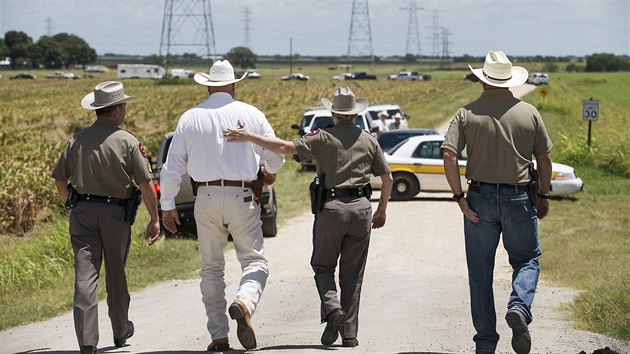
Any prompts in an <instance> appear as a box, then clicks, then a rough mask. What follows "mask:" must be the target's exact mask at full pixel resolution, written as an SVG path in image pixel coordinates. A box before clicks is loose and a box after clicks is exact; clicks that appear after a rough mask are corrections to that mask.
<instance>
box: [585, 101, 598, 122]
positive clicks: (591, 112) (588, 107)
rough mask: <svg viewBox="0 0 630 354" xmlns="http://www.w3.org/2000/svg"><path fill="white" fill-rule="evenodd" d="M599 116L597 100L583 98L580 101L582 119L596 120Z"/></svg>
mask: <svg viewBox="0 0 630 354" xmlns="http://www.w3.org/2000/svg"><path fill="white" fill-rule="evenodd" d="M598 117H599V101H598V100H593V99H590V100H584V101H582V119H584V120H589V121H596V120H597V118H598Z"/></svg>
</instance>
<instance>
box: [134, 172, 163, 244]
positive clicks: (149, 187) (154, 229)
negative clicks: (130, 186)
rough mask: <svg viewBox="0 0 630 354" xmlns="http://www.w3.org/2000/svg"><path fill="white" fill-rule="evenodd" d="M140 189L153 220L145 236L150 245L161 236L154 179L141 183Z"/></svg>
mask: <svg viewBox="0 0 630 354" xmlns="http://www.w3.org/2000/svg"><path fill="white" fill-rule="evenodd" d="M139 187H140V191H141V192H142V201H144V205H145V206H146V207H147V211H148V212H149V216H150V217H151V220H150V221H149V224H148V225H147V230H146V234H145V237H146V238H147V239H148V240H149V245H152V244H154V243H155V242H156V241H157V240H158V238H160V219H159V216H158V209H157V194H156V193H155V189H154V188H153V182H152V181H150V180H149V181H146V182H143V183H140V185H139Z"/></svg>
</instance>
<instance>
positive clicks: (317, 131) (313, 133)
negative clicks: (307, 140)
mask: <svg viewBox="0 0 630 354" xmlns="http://www.w3.org/2000/svg"><path fill="white" fill-rule="evenodd" d="M320 131H321V130H320V129H315V130H313V131H312V132H309V133H308V134H306V136H313V135H317V134H319V132H320Z"/></svg>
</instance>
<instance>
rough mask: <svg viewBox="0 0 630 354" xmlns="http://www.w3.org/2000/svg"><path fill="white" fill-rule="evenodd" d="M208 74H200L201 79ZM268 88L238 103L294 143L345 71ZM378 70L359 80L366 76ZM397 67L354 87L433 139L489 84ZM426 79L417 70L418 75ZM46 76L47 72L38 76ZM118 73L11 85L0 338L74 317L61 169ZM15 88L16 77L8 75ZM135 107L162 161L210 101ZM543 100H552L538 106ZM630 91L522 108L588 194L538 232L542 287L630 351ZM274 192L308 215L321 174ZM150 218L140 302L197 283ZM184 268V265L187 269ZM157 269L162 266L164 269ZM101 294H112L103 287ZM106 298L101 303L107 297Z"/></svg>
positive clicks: (147, 85)
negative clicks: (146, 292)
mask: <svg viewBox="0 0 630 354" xmlns="http://www.w3.org/2000/svg"><path fill="white" fill-rule="evenodd" d="M198 69H199V70H201V68H198ZM258 69H259V71H260V72H261V73H262V75H263V78H262V79H260V80H246V81H244V82H242V83H240V84H239V85H238V87H237V95H238V96H239V98H240V99H242V100H244V101H246V102H250V103H252V104H254V105H256V106H258V107H259V108H260V109H261V110H262V111H264V112H265V113H266V114H267V117H268V119H269V121H270V122H271V124H272V126H273V127H274V129H275V130H276V133H277V134H278V135H279V136H280V137H282V138H285V139H291V138H293V137H295V135H296V132H295V131H294V130H292V129H291V128H290V125H291V124H293V123H297V122H298V121H299V119H300V117H301V114H302V111H303V109H304V107H309V106H316V105H319V100H320V98H321V97H328V98H331V97H332V93H333V91H334V89H335V87H337V86H338V85H339V84H338V83H333V82H332V80H330V77H331V76H333V75H334V74H337V73H338V72H339V71H331V70H329V69H328V68H327V67H325V66H319V67H318V66H304V67H296V68H295V69H294V71H301V72H304V73H305V74H307V75H309V76H311V80H310V81H308V82H282V81H280V80H279V77H280V76H281V75H286V74H287V73H288V68H285V67H259V68H258ZM368 69H369V68H367V67H365V68H360V67H358V68H355V69H354V70H355V71H360V70H363V71H368ZM401 69H402V68H400V67H393V66H390V67H379V68H378V69H377V75H379V80H377V81H376V82H374V81H366V82H343V85H347V86H350V87H351V88H352V90H353V91H354V92H355V94H356V95H357V96H358V97H359V98H363V97H365V98H368V99H369V100H370V102H371V103H397V104H400V105H401V107H402V108H403V110H404V111H405V112H406V113H407V114H409V115H410V116H411V120H410V126H411V127H436V126H438V125H439V124H440V123H442V122H444V121H445V120H446V119H448V117H450V116H451V115H452V113H453V112H454V111H455V110H456V109H457V108H458V107H459V106H460V105H462V104H464V103H466V102H468V101H470V100H472V99H474V98H475V97H477V96H478V95H479V94H480V92H481V89H480V87H479V85H477V84H472V83H470V82H467V81H464V80H462V77H463V75H464V73H465V71H464V70H463V69H462V70H461V71H448V72H431V73H430V74H431V75H432V77H433V80H431V81H428V82H393V81H388V80H385V75H387V74H392V73H396V72H398V71H399V70H401ZM414 69H415V68H414ZM37 75H38V77H43V76H44V75H45V74H44V73H39V72H38V73H37ZM114 75H115V74H113V73H112V74H105V75H103V76H101V77H94V78H90V79H81V80H72V81H52V80H45V79H37V80H34V81H15V80H12V81H9V80H6V79H5V80H1V81H0V119H2V123H3V125H2V128H1V131H0V144H1V145H2V148H3V150H4V154H2V155H0V163H1V164H2V166H3V167H4V168H3V169H2V170H0V182H2V183H0V195H1V196H2V198H1V199H0V208H1V209H2V212H1V214H0V218H1V219H0V234H1V235H2V236H0V329H3V328H7V327H11V326H15V325H18V324H21V323H25V322H30V321H36V320H40V319H43V318H48V317H50V316H54V315H56V314H59V313H61V312H64V311H67V310H68V309H69V308H70V306H71V298H72V296H71V293H72V254H71V249H70V244H69V240H68V235H67V216H66V215H67V214H66V212H65V211H63V210H61V209H60V205H61V201H60V200H59V199H58V196H56V194H55V191H54V185H53V182H52V179H51V178H50V177H49V175H50V170H51V168H52V166H53V164H54V162H55V160H56V159H57V157H58V154H59V152H60V151H61V149H62V147H63V145H64V144H65V141H66V139H67V137H68V136H70V135H71V134H72V133H73V132H75V131H77V130H78V129H81V128H83V127H85V126H87V125H89V124H91V122H92V121H93V119H94V117H93V113H89V112H86V111H84V110H83V109H82V108H81V107H80V106H79V102H80V100H81V98H82V97H83V96H84V95H85V94H86V93H88V92H90V91H91V89H92V88H93V87H94V85H96V84H97V83H99V82H101V81H105V80H107V79H112V78H113V77H114ZM4 76H9V75H4ZM125 88H126V93H127V94H129V95H135V96H138V97H139V99H138V100H136V101H133V102H130V103H129V105H128V106H127V108H128V113H127V114H128V116H127V117H128V118H127V120H126V123H125V128H126V129H129V130H131V131H132V132H134V134H136V135H137V136H138V137H139V139H140V140H141V141H142V142H143V144H144V145H145V146H146V147H147V151H148V152H149V154H155V153H156V152H157V148H158V146H159V142H160V139H161V136H162V134H163V133H164V132H166V131H170V130H172V129H174V127H175V125H176V123H177V120H178V118H179V115H180V114H181V113H182V112H183V111H185V110H186V109H188V108H190V107H192V106H194V105H196V104H197V103H199V102H201V101H202V100H204V99H205V97H206V91H205V89H204V87H201V86H199V85H196V84H194V83H192V82H190V83H188V84H185V83H184V84H171V85H156V84H155V83H154V82H153V81H150V80H129V81H125ZM542 90H545V91H546V96H544V98H543V96H542V95H541V94H540V92H541V91H542ZM629 91H630V75H628V74H590V75H587V74H565V73H563V74H554V75H551V83H550V85H549V86H545V87H538V88H537V89H536V91H535V92H533V93H532V94H530V95H528V96H527V97H526V98H525V100H526V101H528V102H531V103H533V104H534V105H535V106H536V107H538V108H539V110H540V111H541V113H542V115H543V118H544V120H545V124H546V126H547V129H548V130H549V132H550V134H551V137H552V140H553V141H554V145H555V146H554V150H553V159H554V161H558V162H563V163H568V164H571V165H573V166H574V167H576V169H577V171H578V174H579V175H580V177H582V178H583V179H584V180H585V182H586V187H585V191H584V192H583V193H581V194H579V195H576V196H573V197H567V198H562V199H554V200H553V201H552V204H551V215H550V216H549V217H548V218H546V219H545V220H543V221H542V222H541V235H542V236H541V243H542V245H543V252H544V255H543V258H542V260H541V264H542V268H543V269H542V277H543V279H549V280H552V282H553V283H554V284H557V285H563V286H571V287H574V288H576V289H579V290H580V295H579V297H578V299H577V300H576V301H575V302H574V303H572V304H571V305H570V306H569V307H568V308H567V310H568V311H569V313H570V314H571V316H572V317H573V318H574V319H575V320H576V323H578V325H579V326H580V327H581V328H584V329H588V330H591V331H595V332H599V333H605V334H608V335H612V336H615V337H618V338H624V339H630V333H629V332H630V330H629V328H630V315H629V313H630V311H629V309H630V300H629V299H630V295H629V294H630V284H629V282H628V277H627V274H629V273H630V244H629V242H630V241H629V240H630V238H629V237H628V236H629V232H628V226H630V220H629V216H628V213H627V205H628V203H629V202H630V192H628V191H629V190H630V182H629V179H628V177H630V172H629V171H630V167H629V164H630V159H629V158H628V153H629V151H628V145H627V144H624V143H625V142H627V141H630V139H629V138H630V136H629V135H630V130H629V129H628V123H630V122H628V120H629V119H630V118H629V117H630V114H629V113H630V103H629V102H628V100H627V97H628V96H629V93H630V92H629ZM590 97H593V98H598V99H599V100H600V120H599V121H598V122H596V123H594V127H593V143H592V146H591V147H587V146H586V127H587V124H586V123H585V122H583V121H582V120H581V102H582V101H581V100H582V99H585V98H590ZM287 160H288V161H287V164H286V166H285V167H284V168H283V169H282V171H281V173H280V174H279V176H278V179H277V182H276V185H275V187H276V191H277V197H278V205H279V208H280V210H279V223H280V225H282V224H283V223H284V222H285V221H286V220H287V219H288V218H290V217H292V216H295V215H297V214H299V213H301V212H302V211H303V210H305V209H306V208H308V198H307V188H306V186H307V185H308V182H309V181H310V179H311V178H312V173H304V172H300V171H299V166H298V165H297V164H296V163H294V162H293V161H291V160H290V159H287ZM146 218H147V216H146V213H145V212H143V211H142V212H141V214H140V215H139V218H138V221H137V223H136V224H135V225H134V231H133V232H134V236H133V245H132V248H131V254H130V258H129V268H128V274H129V277H130V284H132V286H133V288H134V289H138V288H141V287H143V286H146V285H148V284H152V283H156V282H160V281H163V280H167V279H173V278H190V277H196V270H197V268H198V255H197V251H196V248H195V242H194V241H192V240H190V239H167V240H162V241H160V243H159V244H158V245H157V247H148V246H147V245H146V244H145V242H144V241H143V240H142V237H141V235H142V232H143V230H142V229H143V227H144V225H146V221H147V219H146ZM183 260H185V261H183ZM154 265H159V266H157V267H155V266H154ZM101 289H103V287H101ZM102 295H103V294H101V296H102Z"/></svg>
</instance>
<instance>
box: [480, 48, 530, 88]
mask: <svg viewBox="0 0 630 354" xmlns="http://www.w3.org/2000/svg"><path fill="white" fill-rule="evenodd" d="M468 67H469V68H470V71H472V73H473V74H475V76H477V77H478V78H479V80H481V81H483V82H485V83H486V84H488V85H492V86H496V87H513V86H518V85H521V84H524V83H525V82H526V81H527V69H525V68H523V67H520V66H513V65H512V63H511V62H510V60H509V59H508V57H507V56H506V55H505V53H503V52H501V51H496V52H492V51H491V52H488V54H487V55H486V61H485V62H484V63H483V69H473V68H472V66H470V65H468Z"/></svg>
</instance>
